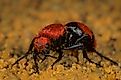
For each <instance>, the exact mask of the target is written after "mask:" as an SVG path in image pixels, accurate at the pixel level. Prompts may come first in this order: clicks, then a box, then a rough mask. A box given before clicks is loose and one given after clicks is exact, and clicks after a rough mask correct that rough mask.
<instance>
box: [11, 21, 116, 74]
mask: <svg viewBox="0 0 121 80" xmlns="http://www.w3.org/2000/svg"><path fill="white" fill-rule="evenodd" d="M95 48H96V40H95V36H94V34H93V32H92V31H91V30H90V29H89V28H88V27H87V26H86V25H85V24H83V23H80V22H69V23H67V24H65V25H62V24H50V25H48V26H46V27H45V28H43V29H42V30H41V31H40V32H39V34H38V35H37V36H36V37H34V38H33V40H32V42H31V44H30V47H29V49H28V52H27V53H26V54H24V56H22V57H20V58H19V59H18V60H17V61H16V62H15V63H14V64H13V65H15V64H16V63H18V61H20V60H21V59H23V58H24V57H27V56H28V55H29V54H32V55H33V59H34V62H35V69H36V70H35V71H36V72H39V71H38V68H39V67H38V63H37V59H38V58H40V56H39V54H42V55H44V58H43V59H42V62H43V61H44V60H45V59H46V58H47V57H53V58H56V57H54V56H51V55H49V53H50V50H52V51H56V52H57V53H58V54H59V56H58V57H57V59H56V61H55V62H54V63H53V64H52V65H51V66H52V67H53V66H54V64H56V63H57V62H58V61H60V60H61V59H62V57H63V51H62V50H71V49H77V50H82V53H83V57H84V58H86V59H87V60H88V61H89V62H91V63H94V64H96V65H98V66H101V65H100V64H99V63H95V62H93V61H92V60H91V59H89V57H88V55H87V52H95V53H96V54H98V55H99V56H100V57H101V58H104V59H106V60H109V61H110V62H112V63H113V64H115V65H118V63H116V62H115V61H113V60H111V59H109V58H108V57H105V56H103V55H102V54H101V53H99V52H97V51H96V49H95ZM76 58H77V62H78V61H79V58H78V55H77V56H76ZM42 62H41V63H42ZM13 65H12V66H13Z"/></svg>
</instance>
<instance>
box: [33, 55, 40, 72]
mask: <svg viewBox="0 0 121 80" xmlns="http://www.w3.org/2000/svg"><path fill="white" fill-rule="evenodd" d="M33 58H34V63H35V71H36V72H37V73H38V74H39V70H38V69H39V67H38V63H37V53H33ZM36 72H35V73H36Z"/></svg>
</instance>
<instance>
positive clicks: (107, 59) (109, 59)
mask: <svg viewBox="0 0 121 80" xmlns="http://www.w3.org/2000/svg"><path fill="white" fill-rule="evenodd" d="M94 52H95V53H96V54H98V55H99V56H100V57H101V58H104V59H106V60H108V61H110V62H112V63H113V64H115V65H118V63H117V62H115V61H113V60H111V59H109V58H108V57H106V56H103V55H102V54H101V53H99V52H97V51H96V50H94Z"/></svg>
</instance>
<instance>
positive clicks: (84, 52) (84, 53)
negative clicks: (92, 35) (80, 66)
mask: <svg viewBox="0 0 121 80" xmlns="http://www.w3.org/2000/svg"><path fill="white" fill-rule="evenodd" d="M82 53H83V57H84V58H86V59H87V60H88V61H89V62H91V63H94V64H96V65H97V66H99V67H102V66H101V65H100V64H98V63H95V62H93V61H92V60H91V59H89V57H88V55H87V53H86V51H84V50H83V51H82Z"/></svg>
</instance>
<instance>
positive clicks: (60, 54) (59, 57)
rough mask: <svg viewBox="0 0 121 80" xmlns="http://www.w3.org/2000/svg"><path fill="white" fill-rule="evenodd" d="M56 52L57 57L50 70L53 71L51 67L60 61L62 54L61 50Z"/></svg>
mask: <svg viewBox="0 0 121 80" xmlns="http://www.w3.org/2000/svg"><path fill="white" fill-rule="evenodd" d="M57 52H58V53H59V56H58V59H57V60H56V61H55V62H54V63H53V64H52V65H51V67H52V69H53V66H54V65H55V64H56V63H57V62H59V61H60V60H61V59H62V57H63V52H62V51H61V50H58V51H57Z"/></svg>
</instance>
